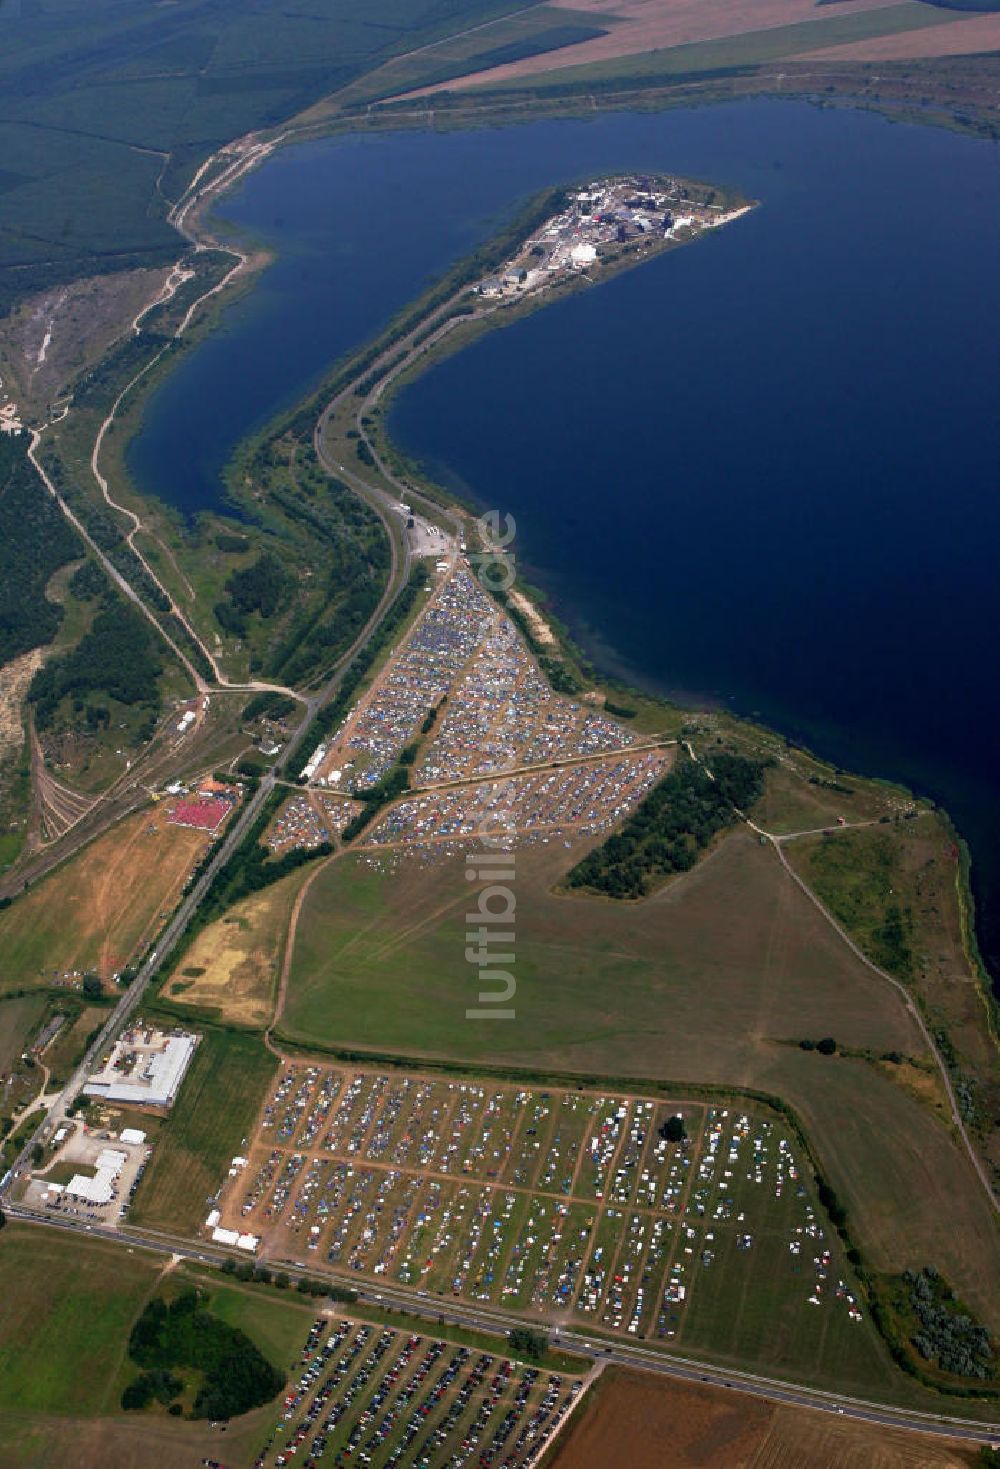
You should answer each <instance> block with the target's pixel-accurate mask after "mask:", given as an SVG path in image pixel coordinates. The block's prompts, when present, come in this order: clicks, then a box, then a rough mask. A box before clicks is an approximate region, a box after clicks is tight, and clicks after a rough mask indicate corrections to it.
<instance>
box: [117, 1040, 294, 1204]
mask: <svg viewBox="0 0 1000 1469" xmlns="http://www.w3.org/2000/svg"><path fill="white" fill-rule="evenodd" d="M276 1064H277V1063H276V1061H275V1058H274V1057H273V1056H272V1055H271V1054H270V1053H269V1052H268V1051H267V1049H266V1048H265V1046H264V1043H263V1041H262V1040H261V1039H260V1037H259V1036H257V1035H248V1034H245V1033H242V1032H238V1031H232V1032H230V1031H223V1030H206V1031H205V1033H204V1034H203V1036H202V1040H201V1044H200V1045H199V1047H198V1050H197V1053H196V1055H195V1058H194V1060H193V1061H192V1063H191V1068H190V1070H189V1072H188V1075H187V1076H186V1078H185V1080H184V1085H183V1086H182V1088H181V1091H180V1094H179V1096H178V1098H177V1101H176V1102H175V1103H174V1107H173V1110H172V1111H171V1114H170V1118H169V1121H168V1123H167V1125H166V1126H165V1127H163V1128H162V1129H161V1131H160V1134H159V1137H158V1139H157V1143H156V1148H155V1150H154V1152H153V1156H152V1158H151V1159H150V1161H149V1165H148V1167H147V1169H146V1173H145V1176H144V1178H143V1180H142V1183H141V1184H140V1186H139V1190H138V1192H137V1194H136V1197H135V1203H134V1204H133V1206H132V1210H131V1215H130V1217H131V1219H132V1220H133V1221H134V1222H135V1223H136V1224H144V1225H149V1226H152V1227H153V1228H160V1229H166V1230H174V1231H177V1232H180V1233H192V1232H194V1231H195V1230H196V1229H197V1228H198V1227H199V1226H200V1225H201V1224H202V1223H203V1222H204V1219H205V1215H206V1214H207V1213H208V1210H209V1207H210V1206H209V1203H208V1200H209V1197H210V1195H212V1194H213V1193H214V1192H215V1190H216V1189H217V1188H218V1187H219V1183H220V1181H221V1180H222V1179H223V1178H224V1177H225V1173H226V1168H227V1167H228V1165H229V1160H230V1158H232V1157H233V1155H234V1154H235V1153H237V1152H238V1151H239V1149H240V1146H241V1144H242V1142H243V1140H244V1138H245V1137H247V1136H248V1135H249V1133H250V1131H251V1127H252V1124H253V1120H254V1118H255V1117H256V1115H257V1111H258V1108H259V1107H260V1105H261V1102H262V1101H263V1098H264V1092H265V1090H266V1089H267V1085H268V1082H269V1081H270V1079H271V1076H272V1075H273V1073H274V1070H275V1067H276Z"/></svg>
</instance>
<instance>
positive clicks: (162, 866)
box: [0, 808, 206, 989]
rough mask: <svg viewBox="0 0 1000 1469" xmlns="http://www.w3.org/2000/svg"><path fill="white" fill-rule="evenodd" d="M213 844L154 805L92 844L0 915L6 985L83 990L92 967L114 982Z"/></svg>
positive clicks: (150, 935)
mask: <svg viewBox="0 0 1000 1469" xmlns="http://www.w3.org/2000/svg"><path fill="white" fill-rule="evenodd" d="M205 841H206V839H205V837H204V835H202V834H200V833H198V832H194V831H186V830H183V829H182V828H181V827H175V826H168V825H167V824H166V822H165V821H164V819H163V815H162V813H161V812H160V811H159V810H157V809H156V808H152V809H147V810H144V811H140V812H138V813H136V814H135V815H134V816H129V817H127V818H126V819H125V820H124V821H122V822H121V823H119V825H118V826H116V827H115V828H114V829H113V830H112V831H109V832H108V833H107V834H106V835H104V836H102V837H100V838H98V840H97V841H95V842H93V843H92V844H91V845H90V846H87V847H84V849H83V850H82V851H81V852H79V853H78V854H77V855H76V856H75V857H73V858H71V859H70V861H68V862H67V863H66V864H65V865H64V866H62V867H60V868H58V869H57V870H56V871H55V872H53V873H52V874H51V876H49V877H47V878H45V879H44V880H43V881H42V882H40V883H39V884H38V885H37V886H36V887H34V888H32V890H31V891H30V892H29V893H27V894H25V895H24V896H23V897H20V898H18V899H17V900H16V902H14V903H13V904H12V905H11V907H10V908H8V909H6V910H5V911H4V912H3V913H0V945H2V948H3V953H4V965H3V975H2V978H0V985H2V986H3V987H4V988H11V989H13V988H20V987H21V986H25V985H29V986H30V985H43V984H44V985H46V986H50V985H52V984H66V985H68V986H69V987H71V988H75V987H77V985H78V984H79V979H80V977H81V976H82V975H83V974H84V973H85V972H87V971H93V972H95V973H98V974H100V976H101V977H102V978H103V979H110V978H111V976H112V975H113V974H114V973H116V972H117V971H119V970H120V969H122V968H123V967H124V966H125V965H126V964H127V963H128V961H129V959H130V958H132V957H133V956H134V955H135V954H136V953H137V952H138V951H139V950H140V949H141V948H142V947H143V945H144V944H145V943H147V942H148V941H149V939H150V938H151V937H152V935H153V933H154V932H155V930H156V927H157V925H158V924H159V921H160V917H161V915H162V914H164V913H166V912H168V911H169V909H170V908H172V907H173V905H174V903H175V902H176V900H177V898H178V896H179V894H180V889H181V886H182V885H183V883H184V880H185V879H186V877H187V875H188V873H189V872H190V870H191V868H192V866H193V865H194V863H195V862H196V861H197V859H198V857H199V856H200V854H201V853H202V852H203V851H204V849H205Z"/></svg>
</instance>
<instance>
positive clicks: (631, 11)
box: [408, 0, 997, 97]
mask: <svg viewBox="0 0 1000 1469" xmlns="http://www.w3.org/2000/svg"><path fill="white" fill-rule="evenodd" d="M898 8H899V0H838V4H837V5H836V6H834V7H829V6H828V7H819V6H817V4H816V0H755V3H753V4H749V5H748V4H747V3H746V0H714V3H713V4H711V5H705V4H704V3H703V0H553V5H552V9H553V11H554V12H555V13H558V12H559V11H560V10H568V11H572V13H573V14H574V16H579V18H580V19H581V20H583V19H584V18H585V17H586V18H590V19H592V20H593V22H594V24H596V25H602V24H607V25H608V27H609V30H608V34H607V35H605V36H598V37H595V38H594V39H592V40H586V41H580V42H578V43H577V44H576V45H572V46H566V47H563V48H561V49H560V50H558V51H556V52H547V53H541V54H539V55H536V56H526V57H522V58H521V59H520V60H519V61H511V62H508V63H506V64H505V65H502V66H494V67H491V68H490V69H489V70H487V71H480V72H474V73H472V74H471V75H469V76H465V77H460V78H457V79H456V80H454V81H450V82H448V84H447V86H448V90H449V91H465V90H466V89H468V88H470V87H489V86H497V85H501V84H504V83H509V82H514V81H522V80H524V79H526V78H530V77H535V76H539V75H541V74H543V73H551V72H558V71H564V70H565V69H566V68H568V67H577V66H586V65H591V64H594V63H598V62H608V61H615V60H617V59H619V58H621V57H628V56H641V55H644V54H646V53H648V52H650V51H660V50H669V49H670V48H671V47H674V46H690V45H694V44H697V43H698V42H702V41H717V40H723V39H725V38H727V37H730V36H741V35H749V34H751V33H753V32H757V31H766V30H777V29H778V28H779V27H782V26H791V25H796V24H800V23H802V22H805V21H830V20H833V19H835V18H840V19H843V18H844V17H845V16H852V15H866V14H868V13H869V12H872V11H877V10H896V9H898ZM912 9H913V24H914V26H915V27H917V26H921V25H923V24H926V25H928V26H930V32H929V36H928V39H927V41H926V43H925V44H926V45H927V46H928V47H929V48H930V49H928V50H924V51H919V52H908V51H905V50H903V51H890V52H886V53H885V54H886V55H899V56H907V55H927V56H936V55H939V54H941V53H940V52H939V51H938V50H935V49H934V40H933V37H934V35H936V34H938V33H940V31H941V30H942V29H945V30H948V31H950V30H952V29H955V28H956V27H957V24H959V23H956V26H952V25H951V24H947V25H945V24H944V18H943V17H936V16H935V15H934V13H933V11H932V10H931V7H929V6H913V7H912ZM924 12H926V14H925V13H924ZM983 19H986V17H983ZM992 19H993V20H994V21H996V19H997V18H996V17H993V18H992ZM939 22H940V23H939ZM984 33H985V28H984ZM892 39H896V38H892ZM869 45H878V41H877V40H875V41H858V42H855V43H852V45H851V48H850V53H849V54H851V55H852V56H856V57H858V58H864V57H866V56H868V55H869V52H868V51H867V50H866V49H865V48H866V47H867V46H869ZM965 49H968V50H975V49H986V47H985V46H983V47H981V48H980V47H978V46H969V47H967V48H965ZM823 54H824V55H829V54H832V53H830V52H824V53H823ZM873 54H882V53H879V52H876V53H873ZM436 90H438V88H437V87H436V86H435V87H426V88H421V89H419V90H417V91H414V92H412V93H410V94H408V95H410V96H414V97H419V96H424V95H426V94H427V93H428V92H431V91H436Z"/></svg>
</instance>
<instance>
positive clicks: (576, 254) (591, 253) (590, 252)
mask: <svg viewBox="0 0 1000 1469" xmlns="http://www.w3.org/2000/svg"><path fill="white" fill-rule="evenodd" d="M569 258H570V261H571V263H572V264H573V265H574V266H575V268H576V269H577V270H582V269H583V267H584V266H585V265H593V263H594V261H595V260H596V259H597V247H596V245H588V244H585V243H584V244H580V245H574V246H573V248H572V250H571V251H570V252H569Z"/></svg>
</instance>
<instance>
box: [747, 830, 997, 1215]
mask: <svg viewBox="0 0 1000 1469" xmlns="http://www.w3.org/2000/svg"><path fill="white" fill-rule="evenodd" d="M744 819H745V820H746V823H747V825H748V826H749V827H750V829H751V831H755V832H756V833H757V835H758V836H762V837H764V838H765V839H766V840H767V841H768V842H769V843H770V845H771V846H772V848H773V849H774V851H775V852H776V853H777V855H778V861H779V862H780V863H781V865H782V867H783V868H784V869H785V872H786V873H787V874H788V876H789V877H790V878H791V880H792V882H794V883H795V885H796V887H798V888H799V889H800V890H801V891H802V892H803V893H805V895H806V897H807V898H808V899H809V901H810V903H812V905H813V907H814V908H816V909H817V910H818V911H819V912H820V913H821V914H822V915H823V917H824V918H825V919H826V921H827V923H828V924H829V925H830V927H831V928H832V929H833V930H834V932H835V933H836V934H837V935H838V936H839V938H840V939H841V941H842V942H843V943H845V944H846V945H847V947H848V948H849V949H850V951H851V953H852V954H853V955H854V957H855V958H856V959H859V960H860V961H861V963H862V964H863V965H864V966H865V968H866V969H869V970H870V971H871V972H872V974H874V975H876V976H877V977H878V978H879V979H881V980H883V981H884V982H885V983H886V984H890V985H892V987H893V989H894V990H895V991H896V993H897V994H898V995H899V997H900V998H901V1000H902V1001H903V1005H904V1006H905V1008H906V1011H907V1013H908V1014H909V1015H910V1017H911V1018H912V1020H913V1022H914V1024H915V1025H916V1027H917V1029H918V1030H919V1031H920V1034H921V1036H922V1037H923V1040H924V1044H925V1045H926V1047H927V1050H928V1052H929V1053H930V1055H932V1056H933V1057H934V1060H935V1061H936V1063H937V1068H938V1071H939V1072H940V1074H941V1080H942V1082H943V1084H944V1089H945V1094H946V1095H947V1098H948V1106H949V1108H950V1110H951V1121H952V1125H953V1126H954V1128H955V1131H956V1132H957V1134H958V1136H959V1137H960V1138H961V1140H962V1142H963V1144H964V1146H965V1151H966V1152H967V1153H968V1155H969V1161H970V1163H971V1164H972V1166H973V1168H974V1169H975V1170H976V1176H977V1178H978V1179H979V1181H980V1183H981V1184H982V1186H983V1189H984V1190H985V1192H986V1197H987V1198H988V1199H989V1201H990V1206H991V1208H992V1209H993V1212H994V1214H1000V1199H998V1198H997V1196H996V1194H995V1193H994V1192H993V1187H992V1184H991V1183H990V1180H989V1175H988V1174H987V1172H986V1169H985V1167H984V1165H983V1163H982V1160H981V1159H980V1157H979V1155H978V1154H977V1152H976V1150H975V1148H974V1147H973V1145H972V1139H971V1138H970V1137H969V1134H968V1132H967V1130H966V1127H965V1123H964V1122H963V1120H962V1114H961V1112H960V1111H959V1108H958V1100H957V1098H956V1096H955V1090H954V1087H953V1086H952V1084H951V1077H950V1076H949V1075H948V1068H947V1066H946V1065H945V1063H944V1058H943V1056H942V1055H941V1052H940V1051H939V1050H938V1048H937V1045H936V1044H935V1042H934V1038H933V1036H932V1035H931V1033H930V1030H929V1029H928V1026H927V1022H926V1021H925V1020H924V1017H923V1016H922V1015H921V1013H920V1010H919V1008H918V1007H917V1005H916V1004H915V1003H914V1000H913V997H912V996H911V994H910V992H909V991H908V990H907V988H906V986H905V985H904V984H903V983H902V981H901V980H898V979H896V978H895V977H894V976H893V975H891V974H890V973H889V972H888V971H887V970H885V969H880V968H879V966H878V965H877V964H875V963H874V962H873V961H872V960H871V959H869V957H868V955H867V954H866V953H865V952H864V950H863V949H862V948H861V947H860V945H859V944H857V943H855V941H854V939H852V938H851V936H850V934H849V933H848V932H847V930H846V929H845V928H844V927H843V926H842V925H841V924H840V923H839V922H838V921H837V919H836V918H835V917H834V916H833V914H832V913H831V912H830V910H829V908H827V906H826V904H825V903H824V902H823V901H822V900H821V899H820V898H819V897H817V895H816V894H815V893H814V892H813V890H812V888H811V887H810V886H809V884H808V883H807V882H805V881H804V880H803V879H802V878H801V877H800V876H799V874H798V873H797V872H796V871H795V869H794V867H792V865H791V863H790V862H789V861H788V858H787V857H786V856H785V854H784V852H783V851H782V842H781V840H780V839H779V838H778V837H774V836H772V835H771V833H770V832H768V831H764V830H763V828H762V827H759V826H757V824H756V823H755V822H753V821H751V820H750V818H749V817H745V818H744ZM840 829H842V828H834V830H840Z"/></svg>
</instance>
